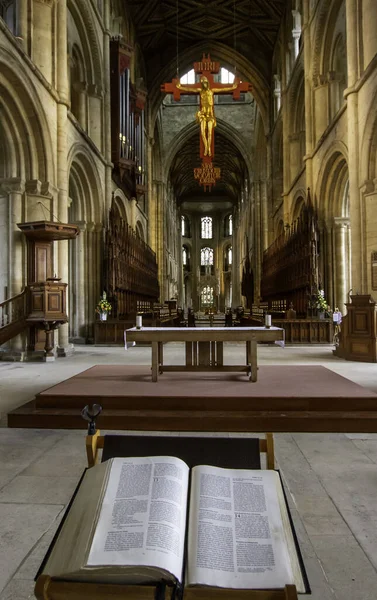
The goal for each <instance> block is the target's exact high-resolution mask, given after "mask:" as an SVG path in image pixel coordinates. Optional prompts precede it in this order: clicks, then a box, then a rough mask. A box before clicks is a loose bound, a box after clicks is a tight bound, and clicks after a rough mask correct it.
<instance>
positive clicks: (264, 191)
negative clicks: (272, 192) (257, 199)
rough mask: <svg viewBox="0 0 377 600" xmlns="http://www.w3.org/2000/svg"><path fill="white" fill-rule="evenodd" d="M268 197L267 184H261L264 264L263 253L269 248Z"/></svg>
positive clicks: (263, 182)
mask: <svg viewBox="0 0 377 600" xmlns="http://www.w3.org/2000/svg"><path fill="white" fill-rule="evenodd" d="M267 203H268V195H267V182H266V181H262V182H261V219H262V227H261V260H262V262H263V252H264V250H266V249H267V248H268V245H269V244H268V206H267Z"/></svg>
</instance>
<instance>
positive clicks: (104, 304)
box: [96, 292, 111, 314]
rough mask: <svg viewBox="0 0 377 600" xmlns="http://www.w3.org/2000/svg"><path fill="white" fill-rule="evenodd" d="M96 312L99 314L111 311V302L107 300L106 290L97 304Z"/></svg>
mask: <svg viewBox="0 0 377 600" xmlns="http://www.w3.org/2000/svg"><path fill="white" fill-rule="evenodd" d="M96 312H97V313H99V314H101V313H109V312H111V304H110V302H108V301H107V300H106V292H103V294H102V298H101V300H100V301H99V302H98V304H97V306H96Z"/></svg>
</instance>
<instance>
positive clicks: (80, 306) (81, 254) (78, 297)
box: [70, 221, 89, 344]
mask: <svg viewBox="0 0 377 600" xmlns="http://www.w3.org/2000/svg"><path fill="white" fill-rule="evenodd" d="M75 225H77V226H78V227H79V228H80V235H79V236H78V237H77V238H76V239H75V240H72V241H71V244H72V245H74V261H72V263H74V264H72V263H71V266H72V267H73V268H74V272H73V273H72V275H73V277H72V276H71V280H70V284H71V286H73V290H71V292H74V293H71V297H73V298H74V300H73V306H71V317H72V321H71V334H72V335H73V336H74V338H73V342H74V343H80V344H85V342H86V338H87V321H88V316H89V315H87V313H86V310H87V289H86V282H87V277H86V252H85V239H86V222H85V221H76V223H75Z"/></svg>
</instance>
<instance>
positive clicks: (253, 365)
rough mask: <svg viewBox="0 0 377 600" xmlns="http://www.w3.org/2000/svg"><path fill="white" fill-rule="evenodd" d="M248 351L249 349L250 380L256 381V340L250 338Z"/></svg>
mask: <svg viewBox="0 0 377 600" xmlns="http://www.w3.org/2000/svg"><path fill="white" fill-rule="evenodd" d="M250 351H251V356H250V358H251V361H250V362H251V381H256V380H257V379H258V364H257V341H256V340H251V342H250Z"/></svg>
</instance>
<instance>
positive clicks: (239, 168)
mask: <svg viewBox="0 0 377 600" xmlns="http://www.w3.org/2000/svg"><path fill="white" fill-rule="evenodd" d="M201 162H202V161H201V159H200V155H199V131H198V132H197V133H196V134H195V135H192V136H191V137H190V138H188V139H187V140H186V141H185V144H184V146H183V147H182V148H181V149H180V150H179V152H177V154H176V156H175V159H174V161H173V164H172V166H171V169H170V178H171V181H172V183H173V186H174V192H175V196H176V197H177V198H178V199H179V203H180V204H181V203H183V202H187V201H188V200H194V201H198V200H200V201H201V202H211V203H213V202H214V203H215V204H218V203H219V202H224V201H225V202H228V201H229V202H231V203H235V202H237V200H238V197H239V190H240V189H242V186H243V183H244V181H245V177H247V168H246V164H245V161H244V159H243V157H242V155H241V153H240V152H239V151H238V150H237V148H236V147H235V145H234V144H233V143H232V142H231V141H230V140H229V139H227V138H226V137H225V136H224V135H222V134H221V133H220V132H219V131H216V134H215V157H214V161H213V164H214V166H215V167H220V170H221V178H220V179H219V180H218V181H217V182H216V185H215V186H213V187H212V189H211V191H210V192H208V191H206V192H205V191H204V188H203V187H202V186H200V185H199V183H198V181H197V180H196V179H195V178H194V169H195V168H196V167H200V165H201Z"/></svg>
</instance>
